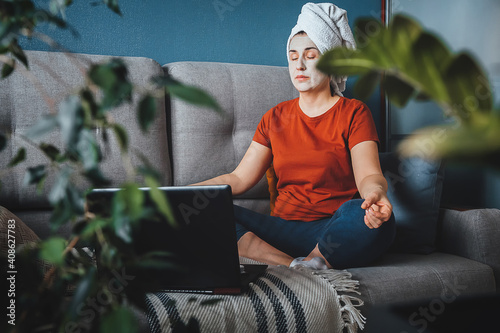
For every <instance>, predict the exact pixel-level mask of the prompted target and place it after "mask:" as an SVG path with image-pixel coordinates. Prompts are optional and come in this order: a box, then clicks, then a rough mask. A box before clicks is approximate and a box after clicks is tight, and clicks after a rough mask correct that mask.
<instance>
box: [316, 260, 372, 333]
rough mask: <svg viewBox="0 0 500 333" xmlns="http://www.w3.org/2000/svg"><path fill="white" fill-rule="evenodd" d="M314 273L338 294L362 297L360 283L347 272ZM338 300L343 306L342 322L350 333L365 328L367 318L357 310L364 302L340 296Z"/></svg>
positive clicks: (330, 270)
mask: <svg viewBox="0 0 500 333" xmlns="http://www.w3.org/2000/svg"><path fill="white" fill-rule="evenodd" d="M312 273H313V274H315V275H318V276H321V277H322V278H323V279H325V280H327V281H328V282H329V283H330V285H331V286H333V287H334V288H335V290H336V291H337V292H340V291H342V292H350V293H356V294H358V295H361V293H360V292H359V291H358V290H357V288H358V286H359V281H356V280H353V279H352V274H351V273H349V272H348V271H346V270H334V269H327V270H320V271H313V272H312ZM337 300H338V301H339V303H340V304H341V309H340V311H341V313H342V320H343V322H344V328H345V329H347V331H348V333H356V332H357V328H358V327H359V328H360V329H361V330H362V329H363V328H364V327H365V323H366V318H365V317H364V316H363V315H362V314H361V311H360V310H359V309H357V308H358V307H360V306H362V305H363V304H364V302H363V301H362V300H361V299H360V298H358V297H355V296H350V295H338V296H337Z"/></svg>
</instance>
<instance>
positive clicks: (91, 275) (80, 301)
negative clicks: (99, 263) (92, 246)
mask: <svg viewBox="0 0 500 333" xmlns="http://www.w3.org/2000/svg"><path fill="white" fill-rule="evenodd" d="M96 280H97V274H96V269H95V267H93V266H91V267H89V268H88V271H87V272H86V273H85V275H83V276H82V277H81V279H80V280H79V281H78V285H77V287H76V290H75V293H74V295H73V296H72V297H71V302H70V303H69V305H68V307H67V310H66V311H65V314H66V322H69V321H75V320H77V318H78V316H79V315H80V313H81V311H82V309H85V308H86V306H87V301H88V300H89V297H90V296H91V295H92V293H93V292H94V290H95V288H96ZM88 309H92V308H90V307H89V308H88ZM94 310H95V309H93V310H92V311H94ZM95 315H97V314H95ZM110 332H111V331H110Z"/></svg>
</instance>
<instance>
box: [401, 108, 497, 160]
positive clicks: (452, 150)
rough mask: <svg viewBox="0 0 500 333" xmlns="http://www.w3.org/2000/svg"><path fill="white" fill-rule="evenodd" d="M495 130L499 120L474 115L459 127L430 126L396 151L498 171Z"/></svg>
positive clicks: (495, 117) (404, 154)
mask: <svg viewBox="0 0 500 333" xmlns="http://www.w3.org/2000/svg"><path fill="white" fill-rule="evenodd" d="M499 129H500V117H498V116H497V115H495V114H493V113H478V114H474V116H473V117H471V121H470V122H468V123H466V124H464V125H462V126H456V125H449V126H433V127H427V128H424V129H421V130H419V131H416V132H415V133H413V134H412V135H411V136H409V137H408V138H407V139H405V140H404V141H403V142H402V143H401V144H400V146H399V147H398V151H399V152H400V153H401V154H402V155H403V156H413V155H417V156H420V157H425V158H428V159H445V160H448V161H456V162H459V163H471V164H472V163H474V164H482V165H487V166H490V167H494V168H495V169H497V170H500V131H499ZM429 143H432V145H430V144H429Z"/></svg>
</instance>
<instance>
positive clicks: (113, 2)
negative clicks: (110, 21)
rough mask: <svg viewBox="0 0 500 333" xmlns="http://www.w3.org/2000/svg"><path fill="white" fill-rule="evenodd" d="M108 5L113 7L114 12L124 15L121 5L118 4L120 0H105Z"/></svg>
mask: <svg viewBox="0 0 500 333" xmlns="http://www.w3.org/2000/svg"><path fill="white" fill-rule="evenodd" d="M103 1H104V3H105V4H106V6H108V8H109V9H111V10H112V11H113V12H114V13H116V14H118V15H120V16H121V15H122V12H121V10H120V6H119V5H118V0H103Z"/></svg>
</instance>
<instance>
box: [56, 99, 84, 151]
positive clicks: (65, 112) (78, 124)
mask: <svg viewBox="0 0 500 333" xmlns="http://www.w3.org/2000/svg"><path fill="white" fill-rule="evenodd" d="M57 121H58V124H59V127H60V129H61V137H62V139H63V143H64V144H65V145H66V146H67V147H68V149H69V150H70V151H76V150H77V149H76V144H77V142H78V138H79V136H80V131H81V130H82V129H83V121H84V113H83V109H82V105H81V100H80V97H79V96H76V95H71V96H68V97H67V98H66V99H64V101H63V102H62V103H61V104H60V106H59V113H58V115H57Z"/></svg>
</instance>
